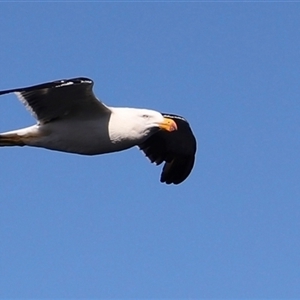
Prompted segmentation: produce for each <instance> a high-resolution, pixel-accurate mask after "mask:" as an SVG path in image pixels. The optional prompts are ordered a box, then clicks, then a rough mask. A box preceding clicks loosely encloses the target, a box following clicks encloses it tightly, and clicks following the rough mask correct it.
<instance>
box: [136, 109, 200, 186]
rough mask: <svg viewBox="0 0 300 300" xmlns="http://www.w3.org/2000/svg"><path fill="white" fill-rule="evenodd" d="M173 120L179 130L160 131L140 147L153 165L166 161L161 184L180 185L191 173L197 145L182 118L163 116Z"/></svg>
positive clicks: (187, 124)
mask: <svg viewBox="0 0 300 300" xmlns="http://www.w3.org/2000/svg"><path fill="white" fill-rule="evenodd" d="M162 115H163V116H164V117H167V118H171V119H173V120H174V121H175V122H176V124H177V130H175V131H172V132H167V131H163V130H160V131H158V132H157V133H154V134H153V135H152V136H150V137H149V138H148V139H147V140H146V141H145V142H143V143H142V144H141V145H139V147H140V149H141V150H143V151H144V153H145V154H146V156H147V157H148V158H149V159H150V160H151V162H152V163H156V164H157V165H159V164H161V163H162V162H164V161H165V165H164V167H163V170H162V174H161V178H160V181H161V182H165V183H167V184H171V183H173V184H179V183H181V182H182V181H184V180H185V179H186V178H187V177H188V176H189V174H190V173H191V171H192V169H193V166H194V162H195V153H196V148H197V143H196V139H195V136H194V134H193V132H192V130H191V128H190V126H189V123H188V122H187V121H186V120H185V119H184V118H182V117H180V116H177V115H172V114H165V113H163V114H162Z"/></svg>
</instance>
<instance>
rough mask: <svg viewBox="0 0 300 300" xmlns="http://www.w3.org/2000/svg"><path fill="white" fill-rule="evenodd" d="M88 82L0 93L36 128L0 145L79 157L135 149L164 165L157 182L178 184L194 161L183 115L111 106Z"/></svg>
mask: <svg viewBox="0 0 300 300" xmlns="http://www.w3.org/2000/svg"><path fill="white" fill-rule="evenodd" d="M93 85H94V83H93V81H92V80H91V79H89V78H84V77H81V78H73V79H64V80H57V81H53V82H47V83H43V84H39V85H34V86H30V87H25V88H16V89H10V90H5V91H0V95H5V94H9V93H15V94H16V95H17V97H18V98H19V99H20V101H21V102H22V103H23V104H24V105H25V107H26V108H27V109H28V110H29V111H30V112H31V114H32V115H33V117H35V118H36V119H37V124H35V125H33V126H30V127H26V128H22V129H18V130H13V131H9V132H4V133H0V146H33V147H42V148H46V149H50V150H57V151H63V152H69V153H77V154H83V155H96V154H104V153H111V152H116V151H122V150H125V149H128V148H131V147H133V146H138V147H139V148H140V149H141V150H142V151H143V152H144V153H145V155H146V156H147V157H148V158H149V159H150V161H151V162H152V163H156V164H157V165H160V164H161V163H163V162H165V164H164V167H163V169H162V173H161V178H160V181H161V182H163V183H166V184H179V183H181V182H183V181H184V180H185V179H186V178H187V177H188V176H189V174H190V172H191V170H192V168H193V166H194V161H195V153H196V139H195V136H194V134H193V133H192V130H191V128H190V126H189V123H188V122H187V121H186V120H185V119H184V118H183V117H181V116H177V115H174V114H166V113H160V112H157V111H155V110H149V109H139V108H127V107H110V106H107V105H105V104H104V103H103V102H101V101H100V100H99V99H97V97H96V96H95V95H94V93H93Z"/></svg>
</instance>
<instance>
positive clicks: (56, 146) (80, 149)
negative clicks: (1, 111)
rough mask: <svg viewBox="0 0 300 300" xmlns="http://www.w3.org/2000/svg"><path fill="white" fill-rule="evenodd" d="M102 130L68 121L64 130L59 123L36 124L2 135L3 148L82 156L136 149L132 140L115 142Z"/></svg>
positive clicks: (96, 126) (95, 124)
mask: <svg viewBox="0 0 300 300" xmlns="http://www.w3.org/2000/svg"><path fill="white" fill-rule="evenodd" d="M101 127H102V128H104V127H103V126H101V124H97V123H96V122H89V123H88V124H85V126H82V124H80V122H78V123H74V122H72V123H70V124H69V125H68V124H66V122H65V121H64V126H60V122H54V123H49V124H43V125H38V124H37V125H33V126H30V127H27V128H22V129H18V130H13V131H9V132H4V133H0V146H32V147H41V148H46V149H49V150H56V151H62V152H69V153H77V154H82V155H97V154H103V153H110V152H116V151H121V150H125V149H128V148H131V147H133V146H135V142H133V141H129V140H127V142H126V143H124V141H122V142H121V141H119V142H118V141H114V142H112V141H111V140H110V138H109V134H108V132H106V131H104V130H99V128H101ZM57 128H59V130H57ZM83 128H84V130H83ZM87 129H89V130H87Z"/></svg>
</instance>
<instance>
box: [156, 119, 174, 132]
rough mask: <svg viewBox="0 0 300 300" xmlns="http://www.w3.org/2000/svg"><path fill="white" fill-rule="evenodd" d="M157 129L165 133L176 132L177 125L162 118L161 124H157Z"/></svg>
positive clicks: (170, 120)
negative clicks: (165, 131)
mask: <svg viewBox="0 0 300 300" xmlns="http://www.w3.org/2000/svg"><path fill="white" fill-rule="evenodd" d="M159 128H160V129H162V130H167V131H174V130H177V125H176V123H175V121H174V120H172V119H169V118H164V120H163V122H162V123H160V124H159Z"/></svg>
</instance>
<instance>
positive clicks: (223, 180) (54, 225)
mask: <svg viewBox="0 0 300 300" xmlns="http://www.w3.org/2000/svg"><path fill="white" fill-rule="evenodd" d="M0 9H1V16H0V40H1V47H0V65H1V73H0V74H1V75H0V90H1V89H8V88H14V87H22V86H28V85H33V84H38V83H42V82H46V81H50V80H56V79H62V78H70V77H76V76H86V77H90V78H92V79H93V80H94V81H95V87H94V90H95V93H96V94H97V96H98V97H99V98H100V99H102V100H103V101H104V102H105V103H106V104H108V105H112V106H128V107H145V108H152V109H156V110H158V111H162V112H169V113H177V114H181V115H183V116H184V117H185V118H187V119H188V120H189V121H190V124H191V126H192V128H193V131H194V133H195V135H196V137H197V140H198V152H197V161H196V165H195V168H194V170H193V172H192V174H191V176H190V177H189V178H188V179H187V180H186V181H185V182H184V183H183V184H181V185H179V186H167V185H163V184H161V183H159V176H160V168H159V167H155V166H154V165H151V164H150V162H149V161H148V160H147V159H146V158H145V157H144V155H143V153H141V152H139V150H138V149H131V150H128V151H125V152H121V153H118V154H108V155H102V156H94V157H85V156H79V155H72V154H65V153H59V152H52V151H48V150H44V149H34V148H17V147H15V148H8V147H6V148H1V149H0V161H1V173H0V199H1V201H0V240H1V246H0V298H1V299H7V298H52V299H55V298H60V299H63V298H86V299H109V298H123V299H126V298H135V299H140V298H152V299H158V298H161V299H162V298H164V299H165V298H169V299H171V298H182V299H183V298H185V299H186V298H195V299H211V298H230V299H241V298H248V299H249V298H285V299H287V298H300V271H299V270H300V230H299V227H300V186H299V176H300V161H299V153H300V122H299V110H300V101H299V95H300V86H299V81H300V72H299V65H300V56H299V53H300V30H299V28H300V18H299V12H300V7H299V3H275V2H273V3H266V2H265V3H263V2H261V3H255V2H252V3H249V2H247V3H245V2H244V3H236V2H199V3H195V2H189V3H180V2H161V3H157V2H156V3H151V2H144V3H143V2H135V3H130V2H123V3H121V2H114V3H108V2H98V3H94V2H88V3H83V2H79V3H76V2H72V3H71V2H59V3H58V2H47V3H41V2H39V3H37V2H27V3H20V2H19V3H8V2H6V3H1V4H0ZM0 116H1V117H0V131H1V132H3V131H7V130H12V129H17V128H21V127H25V126H28V125H31V124H34V122H35V121H34V119H33V118H32V117H31V116H30V114H29V113H28V112H27V111H26V110H25V108H24V107H23V106H22V104H21V103H19V101H18V100H17V98H16V97H15V96H14V95H8V96H2V97H1V102H0Z"/></svg>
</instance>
